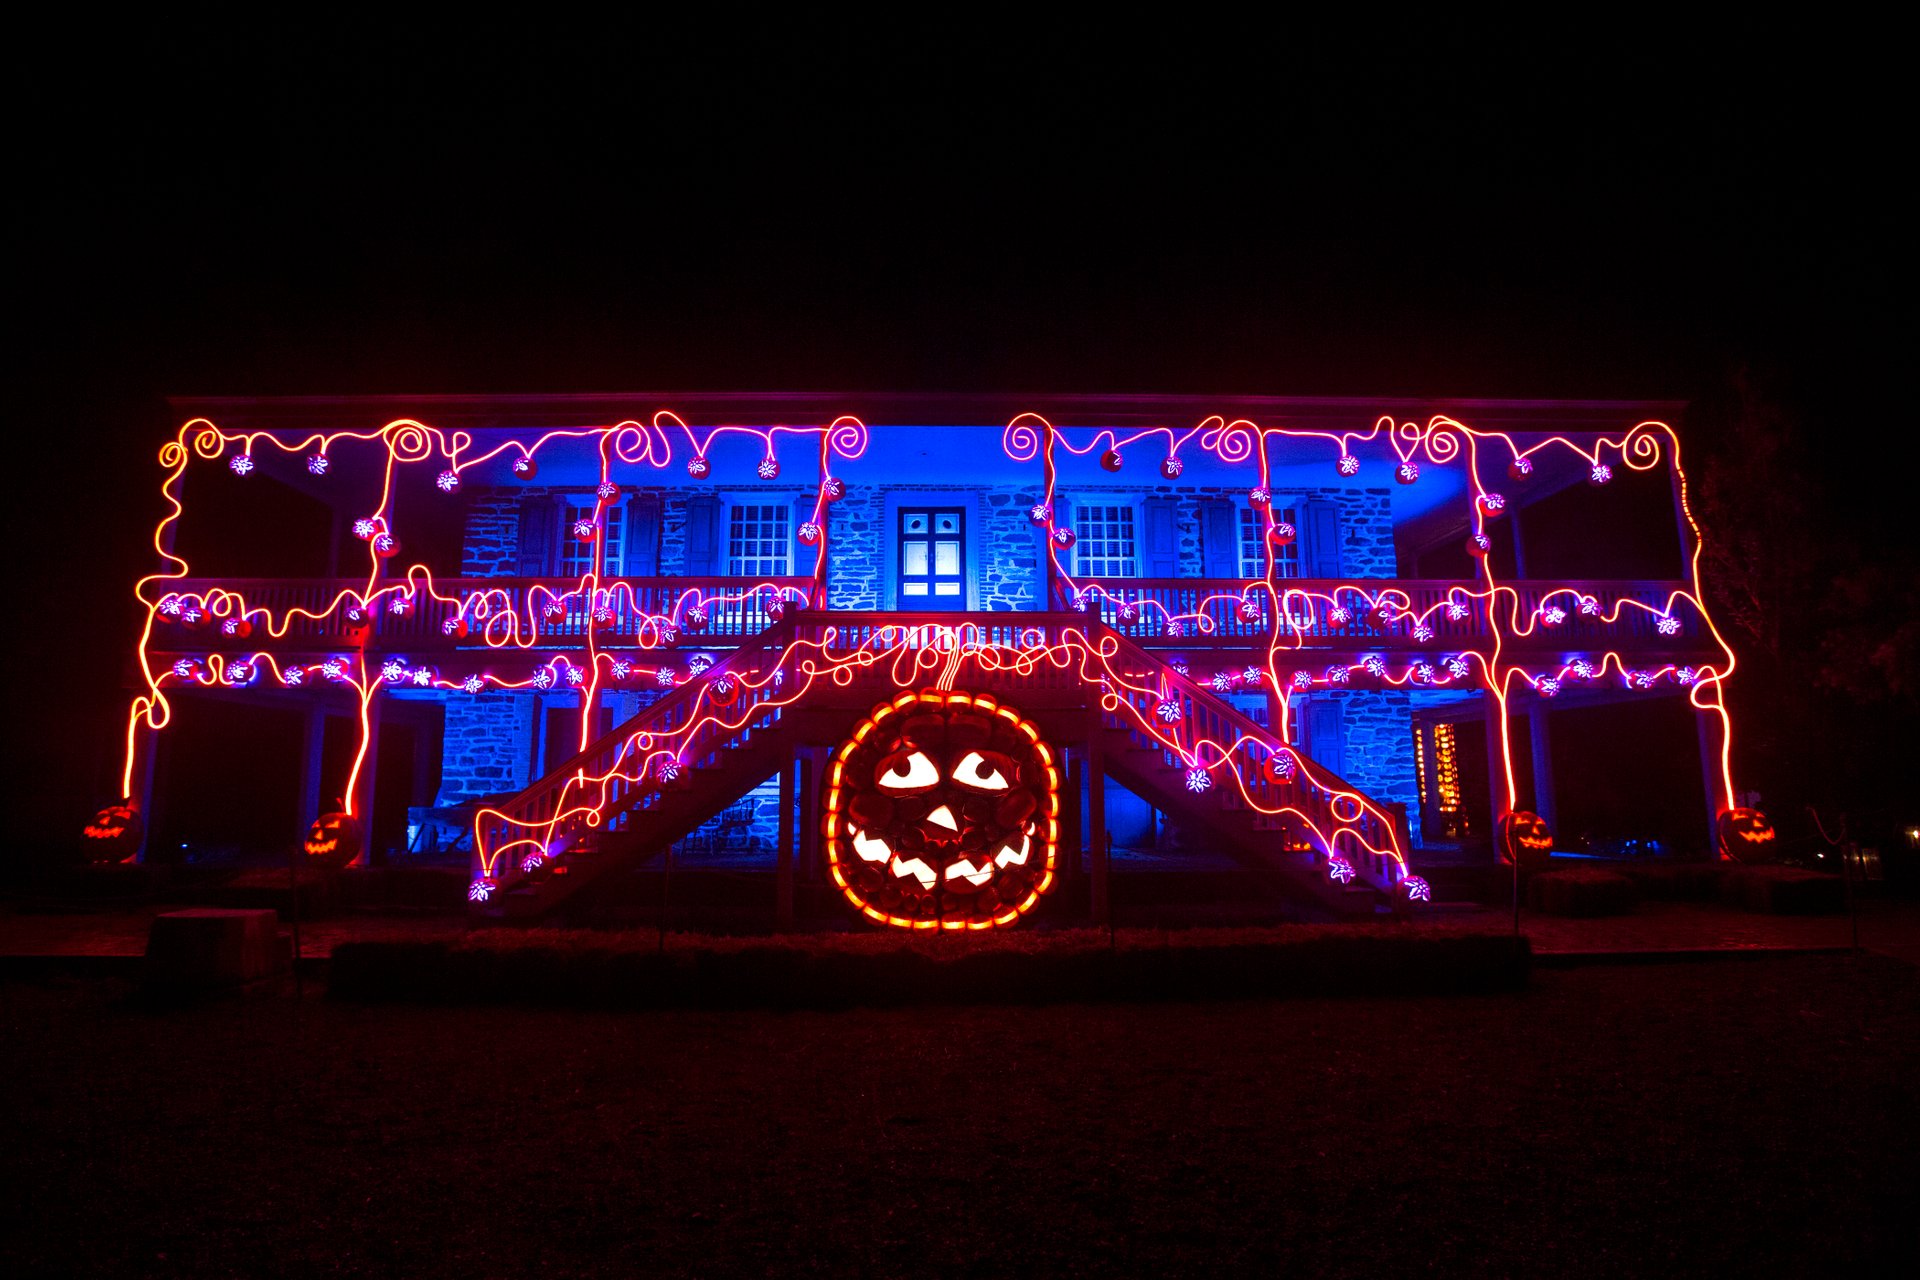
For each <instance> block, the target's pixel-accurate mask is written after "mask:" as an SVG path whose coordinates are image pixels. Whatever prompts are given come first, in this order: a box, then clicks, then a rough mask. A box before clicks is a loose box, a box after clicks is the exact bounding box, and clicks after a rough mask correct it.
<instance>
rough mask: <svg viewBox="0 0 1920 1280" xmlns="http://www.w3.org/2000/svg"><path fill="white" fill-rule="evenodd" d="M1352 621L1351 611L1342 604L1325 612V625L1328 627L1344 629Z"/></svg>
mask: <svg viewBox="0 0 1920 1280" xmlns="http://www.w3.org/2000/svg"><path fill="white" fill-rule="evenodd" d="M1352 621H1353V610H1351V609H1349V608H1347V606H1345V605H1343V604H1337V605H1335V606H1333V608H1331V609H1329V610H1327V625H1328V626H1330V627H1344V626H1346V625H1347V624H1348V623H1349V622H1352Z"/></svg>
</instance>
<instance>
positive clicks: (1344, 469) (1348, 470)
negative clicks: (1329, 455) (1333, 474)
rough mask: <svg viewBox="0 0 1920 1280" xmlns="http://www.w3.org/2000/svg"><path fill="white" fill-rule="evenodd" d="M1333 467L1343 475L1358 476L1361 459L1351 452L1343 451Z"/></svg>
mask: <svg viewBox="0 0 1920 1280" xmlns="http://www.w3.org/2000/svg"><path fill="white" fill-rule="evenodd" d="M1333 469H1334V470H1335V471H1338V472H1339V473H1340V474H1341V475H1343V476H1357V475H1359V474H1360V459H1358V458H1356V457H1354V456H1353V455H1352V454H1350V453H1343V454H1341V455H1340V457H1339V458H1338V459H1337V460H1336V461H1335V462H1334V464H1333Z"/></svg>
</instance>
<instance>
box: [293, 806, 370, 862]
mask: <svg viewBox="0 0 1920 1280" xmlns="http://www.w3.org/2000/svg"><path fill="white" fill-rule="evenodd" d="M300 847H301V848H302V849H304V850H305V851H306V854H307V858H308V860H309V861H310V862H311V863H313V864H315V865H319V866H326V867H344V866H346V865H347V864H348V863H349V862H352V861H353V860H354V859H355V858H357V857H359V856H360V820H359V819H358V818H356V817H354V816H353V815H352V814H350V813H339V812H335V813H323V814H321V815H320V816H319V817H317V818H315V819H314V820H313V825H312V826H311V827H309V828H308V829H307V838H306V840H305V841H304V842H303V843H302V844H301V846H300Z"/></svg>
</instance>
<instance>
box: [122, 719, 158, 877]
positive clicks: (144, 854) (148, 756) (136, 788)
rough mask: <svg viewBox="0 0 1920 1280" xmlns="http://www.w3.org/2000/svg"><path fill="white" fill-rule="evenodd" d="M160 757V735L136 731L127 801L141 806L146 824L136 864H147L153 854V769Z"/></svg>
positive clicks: (137, 852)
mask: <svg viewBox="0 0 1920 1280" xmlns="http://www.w3.org/2000/svg"><path fill="white" fill-rule="evenodd" d="M159 755H160V734H159V731H158V730H155V729H145V728H143V729H137V730H135V731H134V757H133V779H132V782H133V787H132V794H131V795H129V796H128V797H127V799H129V800H131V801H133V802H134V803H135V804H136V805H138V806H140V818H141V820H142V821H144V822H145V823H146V832H145V834H144V835H142V836H141V837H140V847H139V848H138V849H135V850H134V851H133V859H134V861H135V862H146V861H147V860H148V859H149V858H150V857H151V856H152V853H153V833H154V830H155V824H154V820H153V819H154V813H153V767H154V761H155V760H156V759H157V758H158V757H159Z"/></svg>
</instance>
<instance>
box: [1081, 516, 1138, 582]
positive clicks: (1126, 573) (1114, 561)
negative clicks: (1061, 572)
mask: <svg viewBox="0 0 1920 1280" xmlns="http://www.w3.org/2000/svg"><path fill="white" fill-rule="evenodd" d="M1073 537H1074V543H1073V571H1074V573H1075V574H1076V575H1077V576H1079V577H1082V578H1131V577H1134V576H1136V575H1135V573H1134V563H1135V561H1134V541H1133V508H1132V507H1130V506H1093V505H1083V506H1075V507H1074V509H1073Z"/></svg>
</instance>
